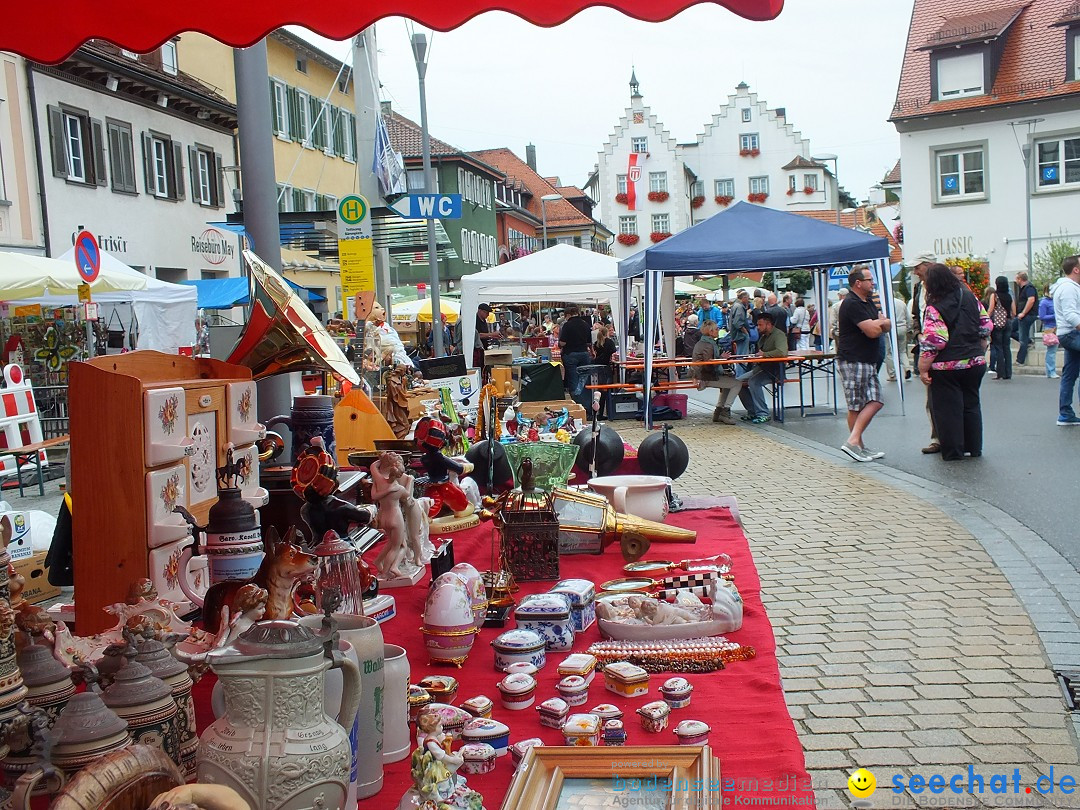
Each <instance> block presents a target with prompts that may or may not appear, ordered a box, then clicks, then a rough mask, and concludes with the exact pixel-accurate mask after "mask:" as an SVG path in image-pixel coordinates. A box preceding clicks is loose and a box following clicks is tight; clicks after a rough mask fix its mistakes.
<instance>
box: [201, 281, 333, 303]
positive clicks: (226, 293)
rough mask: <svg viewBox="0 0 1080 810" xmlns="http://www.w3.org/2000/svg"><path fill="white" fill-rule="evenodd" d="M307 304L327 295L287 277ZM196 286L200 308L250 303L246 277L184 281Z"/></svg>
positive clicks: (291, 285)
mask: <svg viewBox="0 0 1080 810" xmlns="http://www.w3.org/2000/svg"><path fill="white" fill-rule="evenodd" d="M285 281H286V282H287V283H288V285H289V286H290V287H292V288H293V290H294V291H295V292H296V294H297V295H298V296H299V297H300V300H302V301H303V302H304V303H305V304H310V303H311V302H312V301H325V300H326V296H325V295H320V294H319V293H317V292H313V291H311V290H309V289H307V288H306V287H301V286H300V285H299V284H295V283H293V282H292V281H289V279H285ZM180 283H181V284H187V285H189V286H191V287H194V288H195V289H196V290H197V291H198V294H199V300H198V304H197V306H198V307H199V309H232V308H233V307H242V306H246V305H247V304H248V280H247V279H246V278H207V279H201V280H198V281H182V282H180Z"/></svg>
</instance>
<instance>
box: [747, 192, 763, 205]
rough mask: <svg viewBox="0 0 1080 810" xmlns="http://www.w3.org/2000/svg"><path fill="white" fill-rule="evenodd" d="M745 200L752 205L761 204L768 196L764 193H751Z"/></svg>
mask: <svg viewBox="0 0 1080 810" xmlns="http://www.w3.org/2000/svg"><path fill="white" fill-rule="evenodd" d="M746 199H747V200H748V201H749V202H752V203H763V202H765V200H767V199H769V195H768V194H765V193H757V192H752V193H750V194H747V195H746Z"/></svg>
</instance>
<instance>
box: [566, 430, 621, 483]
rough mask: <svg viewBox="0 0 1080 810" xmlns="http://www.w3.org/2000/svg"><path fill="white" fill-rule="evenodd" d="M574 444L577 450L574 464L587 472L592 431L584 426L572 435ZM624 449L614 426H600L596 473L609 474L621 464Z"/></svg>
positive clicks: (591, 452)
mask: <svg viewBox="0 0 1080 810" xmlns="http://www.w3.org/2000/svg"><path fill="white" fill-rule="evenodd" d="M574 444H576V445H577V446H578V447H580V448H581V449H580V450H578V455H577V461H575V462H574V466H575V467H576V468H577V469H578V470H580V471H581V472H583V473H588V472H589V465H590V464H591V463H592V457H593V432H592V430H591V429H590V428H585V429H584V430H582V431H580V432H579V433H578V434H577V435H576V436H575V437H574ZM625 454H626V450H625V449H624V448H623V441H622V437H621V436H620V435H619V434H618V433H617V432H616V431H615V429H614V428H609V427H608V426H607V425H604V426H602V427H601V428H600V441H599V443H598V445H597V449H596V474H597V475H598V476H599V475H611V474H612V473H613V472H615V471H616V470H617V469H619V465H620V464H622V460H623V456H624V455H625Z"/></svg>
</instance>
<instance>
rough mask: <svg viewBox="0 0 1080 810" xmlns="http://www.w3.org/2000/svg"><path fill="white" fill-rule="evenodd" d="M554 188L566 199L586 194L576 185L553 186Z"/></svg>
mask: <svg viewBox="0 0 1080 810" xmlns="http://www.w3.org/2000/svg"><path fill="white" fill-rule="evenodd" d="M555 190H556V191H557V192H559V193H560V194H562V195H563V196H564V197H566V198H568V199H573V198H574V197H585V196H588V195H586V194H585V192H584V191H582V190H581V189H580V188H578V187H577V186H555Z"/></svg>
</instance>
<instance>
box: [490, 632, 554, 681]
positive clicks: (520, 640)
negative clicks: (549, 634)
mask: <svg viewBox="0 0 1080 810" xmlns="http://www.w3.org/2000/svg"><path fill="white" fill-rule="evenodd" d="M491 646H492V647H494V648H495V669H497V670H499V671H500V672H506V668H507V667H509V666H510V665H511V664H513V663H516V662H518V661H525V662H527V663H530V664H532V665H533V666H534V667H536V668H537V669H543V668H544V664H546V663H547V655H546V654H545V653H544V649H545V646H546V645H545V642H544V637H543V636H542V635H540V634H539V633H537V632H536V631H535V630H523V629H521V628H520V627H519V628H515V629H513V630H507V631H506V632H505V633H502V634H500V635H499V636H498V637H497V638H496V639H495V640H494V641H492V642H491Z"/></svg>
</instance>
